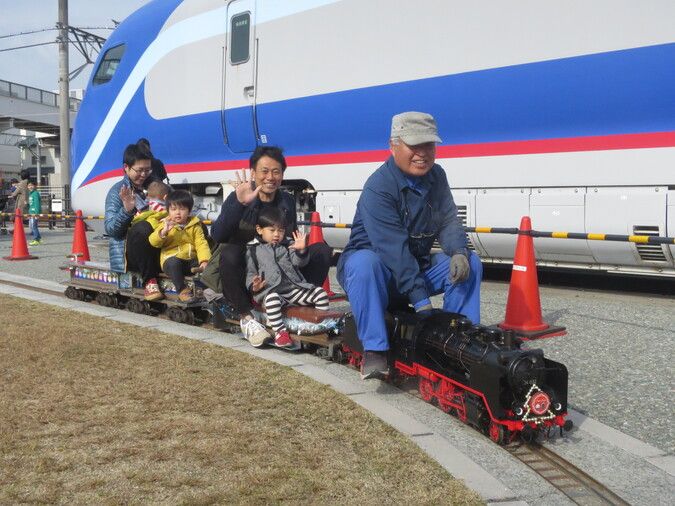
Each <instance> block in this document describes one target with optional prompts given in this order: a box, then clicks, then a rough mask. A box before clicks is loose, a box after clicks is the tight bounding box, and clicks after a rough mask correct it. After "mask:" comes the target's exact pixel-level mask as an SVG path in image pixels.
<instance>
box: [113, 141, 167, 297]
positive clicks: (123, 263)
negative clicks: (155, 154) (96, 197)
mask: <svg viewBox="0 0 675 506" xmlns="http://www.w3.org/2000/svg"><path fill="white" fill-rule="evenodd" d="M150 164H151V161H150V155H149V154H148V153H147V152H146V151H145V150H144V149H142V148H140V147H139V146H138V145H136V144H129V145H128V146H127V147H126V149H125V150H124V157H123V170H124V175H123V177H122V179H121V180H120V181H118V182H117V183H115V184H114V185H113V186H112V188H110V190H109V191H108V195H107V196H106V199H105V233H106V234H108V236H109V237H110V239H109V246H108V248H109V252H110V269H111V270H113V271H115V272H126V271H127V270H129V271H134V272H138V273H139V274H140V275H141V279H142V281H143V286H144V288H145V299H146V300H150V301H151V300H157V299H161V298H162V293H161V292H160V290H159V285H158V284H157V275H158V274H159V272H160V267H159V249H157V248H155V247H153V246H152V245H150V243H149V242H148V237H149V236H150V234H151V233H152V226H150V224H149V223H148V222H147V221H145V220H138V221H137V222H134V223H133V225H132V220H134V217H135V216H136V214H137V213H138V212H139V211H144V210H146V209H147V207H148V204H147V202H146V199H145V192H144V190H143V185H144V183H145V181H146V179H147V178H148V176H150V173H151V172H152V168H151V166H150Z"/></svg>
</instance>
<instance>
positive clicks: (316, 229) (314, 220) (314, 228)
mask: <svg viewBox="0 0 675 506" xmlns="http://www.w3.org/2000/svg"><path fill="white" fill-rule="evenodd" d="M309 223H310V226H309V239H308V240H307V246H311V245H312V244H316V243H319V242H324V240H323V230H321V216H320V215H319V213H317V212H316V211H314V212H313V213H312V217H311V218H310V220H309ZM322 288H323V289H324V290H325V291H326V293H327V294H328V296H329V297H333V296H335V292H333V290H331V289H330V279H329V278H328V276H326V279H325V280H324V281H323V286H322Z"/></svg>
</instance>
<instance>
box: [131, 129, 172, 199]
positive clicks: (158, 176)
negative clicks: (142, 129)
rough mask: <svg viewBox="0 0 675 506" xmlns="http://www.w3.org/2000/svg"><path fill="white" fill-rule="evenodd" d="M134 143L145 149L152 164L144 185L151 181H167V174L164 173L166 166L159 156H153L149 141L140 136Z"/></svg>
mask: <svg viewBox="0 0 675 506" xmlns="http://www.w3.org/2000/svg"><path fill="white" fill-rule="evenodd" d="M136 144H138V146H139V147H140V148H141V149H144V150H145V151H147V153H148V154H149V155H150V164H151V166H152V173H151V174H150V177H149V178H148V179H147V181H146V187H147V185H148V184H150V183H151V182H153V181H166V182H167V183H168V182H169V176H168V175H167V173H166V167H164V163H163V162H162V160H160V159H159V158H155V156H154V155H153V154H152V150H151V149H150V141H149V140H148V139H146V138H144V137H141V138H140V139H138V141H137V142H136Z"/></svg>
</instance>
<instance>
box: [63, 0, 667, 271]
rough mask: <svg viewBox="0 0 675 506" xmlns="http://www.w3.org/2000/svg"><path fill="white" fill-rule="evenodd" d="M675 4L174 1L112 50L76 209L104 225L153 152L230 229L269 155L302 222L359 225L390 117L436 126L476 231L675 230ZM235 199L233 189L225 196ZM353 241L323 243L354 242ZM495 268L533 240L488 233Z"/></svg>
mask: <svg viewBox="0 0 675 506" xmlns="http://www.w3.org/2000/svg"><path fill="white" fill-rule="evenodd" d="M673 19H675V2H673V1H672V0H652V1H649V2H635V1H634V0H593V1H590V2H589V1H580V0H571V1H568V2H546V1H544V2H542V1H535V0H520V1H517V0H509V1H502V2H492V1H479V0H476V1H470V2H469V1H454V0H418V1H415V2H411V1H409V0H341V1H336V0H294V1H282V0H231V1H225V0H183V1H179V0H155V1H153V2H150V3H149V4H148V5H146V6H144V7H143V8H141V9H140V10H138V11H137V12H136V13H134V14H132V15H131V16H130V17H129V18H128V19H127V20H125V21H124V22H123V23H122V24H121V25H120V26H119V27H118V28H117V30H116V31H115V32H114V33H113V34H112V35H111V36H110V38H109V39H108V41H107V43H106V45H105V47H104V48H103V50H102V51H101V55H100V57H99V60H98V62H97V63H96V66H95V68H94V72H92V77H91V80H90V83H89V86H88V89H87V92H86V96H85V98H84V101H83V103H82V106H81V109H80V112H79V114H78V117H77V121H76V124H75V130H74V134H73V143H72V160H73V174H72V193H73V201H74V206H75V207H76V208H82V209H83V210H85V211H86V212H87V213H101V212H103V209H102V208H103V201H104V198H105V194H106V192H107V190H108V188H110V186H111V185H112V184H113V183H114V182H115V181H116V180H117V179H118V178H119V177H120V175H121V166H122V162H121V158H122V152H123V150H124V147H125V146H126V145H127V144H129V143H131V142H135V141H136V140H137V139H138V138H139V137H146V138H148V139H150V141H151V143H152V148H153V152H154V153H155V155H156V156H158V157H159V158H161V159H162V160H163V161H164V163H165V164H166V167H167V169H168V171H169V175H170V178H171V182H172V183H173V184H178V185H185V186H186V187H189V188H191V189H192V190H193V191H194V192H195V193H197V194H198V195H199V196H200V197H201V199H200V202H201V205H202V207H204V213H205V215H206V214H209V213H210V215H211V216H213V214H214V213H215V212H217V210H218V205H219V203H220V202H221V201H222V197H223V195H222V193H223V191H224V190H223V187H222V186H221V185H220V182H221V181H223V180H227V179H230V178H231V177H232V175H233V173H232V171H233V170H235V169H239V168H242V167H245V166H246V165H247V159H248V156H249V154H250V152H251V151H252V150H253V149H254V148H255V146H256V145H261V144H274V145H280V146H282V147H283V148H284V149H285V152H286V154H287V156H288V162H289V168H288V170H287V172H286V176H285V181H286V184H287V186H288V187H289V188H290V189H292V190H294V191H295V192H296V195H297V197H298V202H299V203H300V204H301V206H300V210H305V211H306V210H314V209H316V210H317V211H319V212H320V213H321V217H322V219H323V220H324V221H327V222H341V223H348V222H350V221H351V219H352V217H353V215H354V211H355V206H356V201H357V199H358V197H359V193H360V190H361V188H362V186H363V184H364V182H365V180H366V178H367V177H368V176H369V175H370V174H371V172H372V171H373V170H375V169H376V168H377V167H378V166H379V165H380V164H381V162H382V161H384V160H385V159H386V157H387V156H388V150H387V141H388V134H389V124H390V119H391V116H392V115H393V114H395V113H397V112H401V111H405V110H419V111H425V112H429V113H431V114H433V115H434V116H435V117H436V119H437V121H438V124H439V128H440V134H441V137H442V139H443V143H442V145H440V146H439V148H438V163H440V164H441V165H442V166H443V167H444V168H445V170H446V171H447V173H448V179H449V181H450V183H451V186H452V187H453V194H454V196H455V200H456V201H457V204H458V206H459V208H460V211H461V212H462V213H463V214H464V217H465V219H466V223H467V225H469V226H475V225H478V226H491V227H515V226H518V223H519V221H520V218H521V216H523V215H529V216H531V218H532V222H533V226H534V228H535V229H538V230H555V231H570V232H586V233H612V234H644V235H661V236H665V235H670V236H673V235H675V65H673V62H674V61H675V23H673ZM225 191H227V190H225ZM347 234H348V231H345V230H343V229H326V230H325V231H324V236H325V237H326V239H327V240H328V242H330V243H331V244H332V245H334V246H336V247H340V246H341V245H343V244H344V243H345V242H346V240H347V237H348V235H347ZM470 239H471V241H472V245H473V247H474V248H475V250H476V251H477V252H478V253H479V254H480V255H481V257H482V258H483V260H484V261H487V262H490V261H492V262H510V261H511V258H512V255H513V246H514V237H513V236H499V235H487V234H471V235H470ZM535 247H536V249H537V257H538V260H539V261H540V263H542V264H545V265H554V266H561V267H581V268H590V269H601V270H608V271H610V272H637V273H641V274H656V275H663V276H675V264H674V262H673V257H674V256H675V247H674V246H667V245H647V244H645V245H635V244H631V243H616V242H612V243H609V242H598V241H584V240H558V239H537V240H536V241H535Z"/></svg>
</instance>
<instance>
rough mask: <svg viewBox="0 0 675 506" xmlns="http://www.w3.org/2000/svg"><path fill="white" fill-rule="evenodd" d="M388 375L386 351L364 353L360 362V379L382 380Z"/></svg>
mask: <svg viewBox="0 0 675 506" xmlns="http://www.w3.org/2000/svg"><path fill="white" fill-rule="evenodd" d="M388 373H389V364H388V363H387V352H386V351H364V352H363V359H362V360H361V379H370V378H382V377H383V376H386V375H387V374H388Z"/></svg>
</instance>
